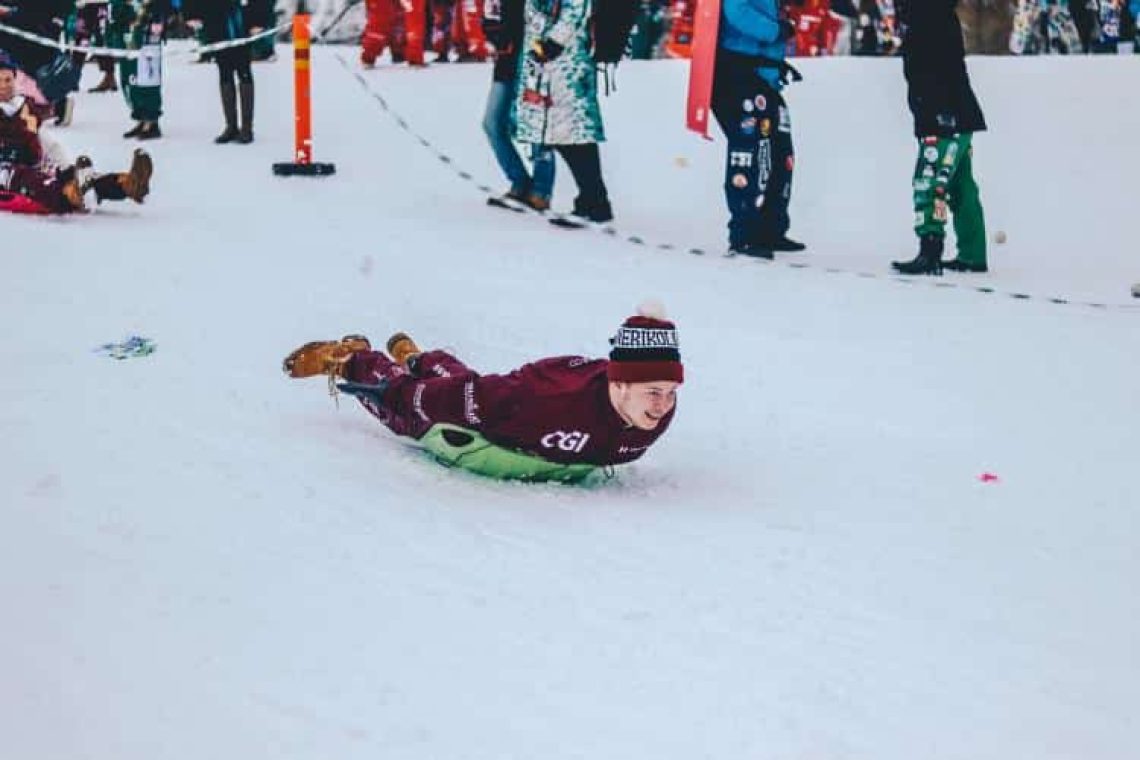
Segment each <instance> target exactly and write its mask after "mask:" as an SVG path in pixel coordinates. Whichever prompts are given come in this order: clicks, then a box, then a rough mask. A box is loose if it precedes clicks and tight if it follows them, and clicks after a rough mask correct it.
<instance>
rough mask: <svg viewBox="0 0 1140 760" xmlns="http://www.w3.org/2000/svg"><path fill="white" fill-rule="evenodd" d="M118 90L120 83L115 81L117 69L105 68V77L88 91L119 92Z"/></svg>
mask: <svg viewBox="0 0 1140 760" xmlns="http://www.w3.org/2000/svg"><path fill="white" fill-rule="evenodd" d="M118 90H119V85H118V83H117V82H115V70H114V69H110V70H107V69H104V70H103V79H102V80H101V81H100V82H99V84H97V85H95V86H94V87H92V88H91V89H90V90H88V91H87V92H118Z"/></svg>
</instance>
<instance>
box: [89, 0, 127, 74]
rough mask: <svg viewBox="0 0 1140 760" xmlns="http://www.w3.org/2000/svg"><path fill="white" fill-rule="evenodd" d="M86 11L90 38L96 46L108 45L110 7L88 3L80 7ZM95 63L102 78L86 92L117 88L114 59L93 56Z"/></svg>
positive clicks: (104, 56) (106, 56) (104, 4)
mask: <svg viewBox="0 0 1140 760" xmlns="http://www.w3.org/2000/svg"><path fill="white" fill-rule="evenodd" d="M82 10H83V11H86V12H87V13H88V28H89V31H90V32H91V39H92V41H93V43H94V45H95V46H96V47H103V46H106V45H108V43H109V42H110V40H109V39H108V37H107V25H108V24H109V23H110V22H111V11H110V7H109V6H108V5H107V4H106V3H103V4H99V5H88V6H84V8H83V9H82ZM95 63H96V64H97V65H98V67H99V71H100V72H102V74H103V78H102V80H100V82H99V83H98V84H97V85H95V86H94V87H92V88H91V89H90V90H89V91H88V92H114V91H116V90H118V89H119V85H118V84H117V83H116V82H115V59H114V58H112V57H111V56H109V55H100V56H96V57H95Z"/></svg>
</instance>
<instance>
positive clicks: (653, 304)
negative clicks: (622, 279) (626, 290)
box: [637, 298, 669, 320]
mask: <svg viewBox="0 0 1140 760" xmlns="http://www.w3.org/2000/svg"><path fill="white" fill-rule="evenodd" d="M637 316H639V317H649V318H650V319H661V320H665V319H668V318H669V317H668V316H667V315H666V314H665V304H663V303H661V301H659V300H658V299H656V298H647V299H645V300H644V301H642V302H641V303H640V304H638V305H637Z"/></svg>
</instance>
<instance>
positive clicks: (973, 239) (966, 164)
mask: <svg viewBox="0 0 1140 760" xmlns="http://www.w3.org/2000/svg"><path fill="white" fill-rule="evenodd" d="M958 150H959V152H961V153H962V158H961V159H960V160H959V162H958V167H957V170H956V171H955V172H954V176H953V177H952V178H951V180H950V188H949V193H948V196H949V197H948V200H947V202H948V203H949V205H950V213H951V215H952V217H953V220H954V234H955V236H956V237H957V238H958V258H957V259H954V260H952V261H947V262H946V263H945V264H944V266H945V267H946V268H947V269H952V270H954V271H957V272H985V271H988V265H987V263H986V217H985V212H984V211H983V209H982V200H981V195H980V194H979V192H978V183H977V181H975V180H974V146H973V135H970V134H965V135H962V136H961V137H960V138H959V149H958Z"/></svg>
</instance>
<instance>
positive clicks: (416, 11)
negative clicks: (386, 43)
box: [400, 0, 427, 66]
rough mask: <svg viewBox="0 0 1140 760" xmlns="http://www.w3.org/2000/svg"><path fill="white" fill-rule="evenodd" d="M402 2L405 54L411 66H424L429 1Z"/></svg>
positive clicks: (402, 0)
mask: <svg viewBox="0 0 1140 760" xmlns="http://www.w3.org/2000/svg"><path fill="white" fill-rule="evenodd" d="M400 3H401V5H402V6H403V8H404V56H405V58H406V59H407V61H408V65H409V66H423V65H424V34H425V33H426V26H427V2H426V0H400Z"/></svg>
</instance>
